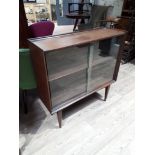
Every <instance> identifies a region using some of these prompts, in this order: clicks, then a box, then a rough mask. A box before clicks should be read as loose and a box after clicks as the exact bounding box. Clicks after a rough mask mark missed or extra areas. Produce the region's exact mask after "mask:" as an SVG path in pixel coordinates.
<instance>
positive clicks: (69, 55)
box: [46, 45, 88, 80]
mask: <svg viewBox="0 0 155 155" xmlns="http://www.w3.org/2000/svg"><path fill="white" fill-rule="evenodd" d="M87 59H88V46H86V45H85V46H76V47H70V48H66V49H61V50H59V51H53V52H49V53H47V54H46V62H47V68H48V75H49V79H50V80H53V79H56V78H60V77H62V76H66V75H68V74H71V73H74V72H77V71H80V70H82V69H86V68H87V67H88V62H87V61H88V60H87Z"/></svg>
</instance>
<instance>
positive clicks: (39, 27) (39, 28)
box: [29, 21, 55, 38]
mask: <svg viewBox="0 0 155 155" xmlns="http://www.w3.org/2000/svg"><path fill="white" fill-rule="evenodd" d="M54 27H55V25H54V23H53V22H51V21H42V22H38V23H34V24H32V25H30V26H29V31H30V37H31V38H35V37H42V36H48V35H52V34H53V31H54Z"/></svg>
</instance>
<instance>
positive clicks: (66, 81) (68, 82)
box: [50, 69, 87, 106]
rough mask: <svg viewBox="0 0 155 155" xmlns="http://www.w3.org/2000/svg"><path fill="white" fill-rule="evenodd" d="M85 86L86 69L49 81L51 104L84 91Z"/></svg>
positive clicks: (56, 103)
mask: <svg viewBox="0 0 155 155" xmlns="http://www.w3.org/2000/svg"><path fill="white" fill-rule="evenodd" d="M86 86H87V70H86V69H85V70H82V71H79V72H76V73H74V74H71V75H68V76H65V77H62V78H60V79H57V80H54V81H52V82H50V88H51V96H52V104H53V106H56V105H58V104H61V103H63V102H65V101H67V100H69V99H72V98H74V97H76V96H77V95H80V94H82V93H85V92H86Z"/></svg>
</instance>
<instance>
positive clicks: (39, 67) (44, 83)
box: [29, 44, 52, 112]
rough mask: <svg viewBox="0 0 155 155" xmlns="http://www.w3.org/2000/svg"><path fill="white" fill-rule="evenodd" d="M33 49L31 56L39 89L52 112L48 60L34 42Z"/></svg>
mask: <svg viewBox="0 0 155 155" xmlns="http://www.w3.org/2000/svg"><path fill="white" fill-rule="evenodd" d="M29 47H30V49H31V58H32V63H33V66H34V71H35V75H36V80H37V89H38V93H39V96H40V98H41V100H42V101H43V103H44V105H45V106H46V108H47V109H48V110H49V112H51V109H52V102H51V99H50V98H51V96H50V87H49V83H48V72H47V68H46V61H45V57H44V55H43V52H42V51H41V50H40V52H38V48H37V47H36V46H34V45H33V44H29Z"/></svg>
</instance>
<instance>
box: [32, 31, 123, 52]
mask: <svg viewBox="0 0 155 155" xmlns="http://www.w3.org/2000/svg"><path fill="white" fill-rule="evenodd" d="M125 33H126V31H123V30H119V29H101V28H100V29H93V30H88V31H83V32H78V33H72V34H68V35H61V36H55V37H49V38H48V37H47V38H44V39H42V40H33V44H34V45H36V46H37V47H39V48H40V49H41V50H43V51H53V50H58V49H62V48H66V47H71V46H77V45H81V44H87V43H91V42H94V41H96V40H103V39H108V38H111V37H116V36H121V35H124V34H125Z"/></svg>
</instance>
